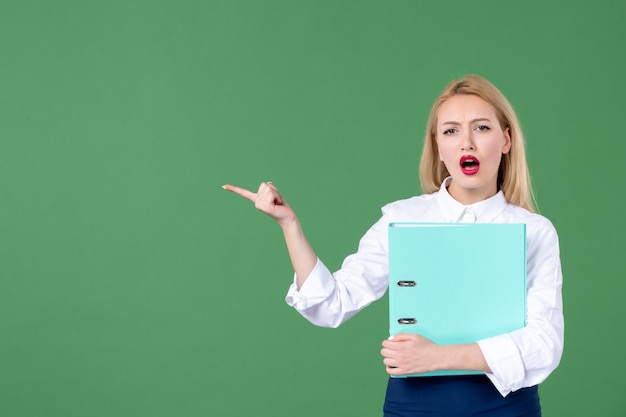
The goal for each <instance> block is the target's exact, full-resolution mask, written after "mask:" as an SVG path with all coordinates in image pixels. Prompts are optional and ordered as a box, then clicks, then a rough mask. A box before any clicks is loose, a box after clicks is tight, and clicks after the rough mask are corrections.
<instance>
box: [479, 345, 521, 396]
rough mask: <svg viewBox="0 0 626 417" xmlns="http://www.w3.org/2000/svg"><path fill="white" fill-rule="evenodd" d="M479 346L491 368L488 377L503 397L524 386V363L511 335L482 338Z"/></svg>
mask: <svg viewBox="0 0 626 417" xmlns="http://www.w3.org/2000/svg"><path fill="white" fill-rule="evenodd" d="M478 346H479V347H480V350H481V351H482V353H483V356H484V357H485V360H486V361H487V365H489V369H491V373H488V374H487V377H488V378H489V379H490V380H491V382H492V384H493V385H494V386H495V387H496V389H497V390H498V391H499V392H500V394H501V395H502V396H503V397H506V396H507V395H508V394H509V393H510V392H512V391H516V390H518V389H520V388H522V386H523V382H524V375H525V370H524V363H523V362H522V358H521V356H520V354H519V351H518V349H517V345H516V344H515V342H514V341H513V339H512V338H511V336H510V335H508V334H503V335H499V336H495V337H490V338H487V339H483V340H480V341H478Z"/></svg>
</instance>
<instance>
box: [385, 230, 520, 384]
mask: <svg viewBox="0 0 626 417" xmlns="http://www.w3.org/2000/svg"><path fill="white" fill-rule="evenodd" d="M418 281H419V285H417V283H418ZM525 325H526V226H525V225H524V224H485V223H473V224H467V223H464V224H459V223H391V224H390V225H389V334H390V335H391V336H394V335H396V334H398V333H418V334H420V335H422V336H424V337H426V338H428V339H430V340H431V341H433V342H434V343H436V344H439V345H449V344H462V343H473V342H476V341H478V340H481V339H484V338H488V337H492V336H497V335H499V334H503V333H508V332H512V331H514V330H517V329H520V328H522V327H524V326H525ZM481 373H482V372H479V371H462V370H447V371H437V372H428V373H425V374H418V375H402V376H403V377H406V376H432V375H463V374H481Z"/></svg>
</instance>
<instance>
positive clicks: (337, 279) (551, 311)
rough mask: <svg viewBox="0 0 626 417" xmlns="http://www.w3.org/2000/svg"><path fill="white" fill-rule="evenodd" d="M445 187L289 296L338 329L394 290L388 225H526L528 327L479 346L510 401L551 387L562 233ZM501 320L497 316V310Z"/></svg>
mask: <svg viewBox="0 0 626 417" xmlns="http://www.w3.org/2000/svg"><path fill="white" fill-rule="evenodd" d="M449 180H450V179H449V178H448V179H446V180H445V181H444V183H443V184H442V186H441V189H440V190H439V191H438V192H436V193H433V194H424V195H421V196H418V197H412V198H409V199H406V200H400V201H396V202H394V203H390V204H387V205H386V206H384V207H383V208H382V213H383V215H382V217H381V218H380V219H379V220H378V221H377V222H376V223H375V224H374V225H373V226H372V227H371V228H370V229H369V230H368V231H367V233H365V235H364V236H363V238H362V239H361V241H360V243H359V247H358V251H357V252H356V253H355V254H352V255H350V256H348V257H347V258H346V259H345V260H344V262H343V264H342V266H341V269H340V270H339V271H337V272H335V273H334V274H333V273H331V272H330V271H329V270H328V268H327V267H326V266H325V265H324V264H323V263H322V262H321V261H320V260H319V259H318V261H317V264H316V266H315V268H314V269H313V271H312V272H311V274H310V275H309V276H308V277H307V279H306V281H305V283H304V284H303V285H302V288H300V289H298V287H297V285H296V282H295V279H294V283H293V284H292V285H291V287H290V288H289V292H288V294H287V297H286V301H287V304H289V305H290V306H292V307H294V308H295V309H296V310H297V311H298V312H300V314H302V315H303V316H304V317H305V318H306V319H307V320H309V321H310V322H311V323H313V324H315V325H318V326H322V327H337V326H339V325H340V324H341V323H344V322H345V321H346V320H348V319H349V318H350V317H352V316H353V315H355V314H356V313H357V312H359V311H360V310H361V309H363V308H365V307H366V306H367V305H369V304H370V303H372V302H373V301H375V300H377V299H379V298H380V297H382V296H383V295H384V293H385V291H386V290H387V286H388V279H389V278H388V259H387V257H388V240H387V239H388V237H387V233H388V225H389V223H391V222H451V223H455V222H464V223H465V222H472V221H474V222H478V223H524V224H526V257H527V258H526V262H527V263H526V266H527V268H526V273H527V277H526V280H527V292H528V296H527V323H526V324H527V325H526V327H524V328H522V329H519V330H516V331H514V332H511V333H506V334H502V335H499V336H495V337H491V338H488V339H483V340H480V341H478V345H479V346H480V348H481V350H482V353H483V355H484V357H485V359H486V361H487V364H488V365H489V368H490V369H491V371H492V373H491V374H487V376H488V377H489V379H490V380H491V382H492V383H493V384H494V386H495V387H496V388H497V389H498V391H500V393H501V394H502V395H503V396H506V395H507V394H508V393H510V392H511V391H515V390H518V389H520V388H524V387H530V386H533V385H536V384H539V383H541V382H543V381H544V380H545V379H546V378H547V377H548V375H550V373H551V372H552V371H553V370H554V369H555V368H556V367H557V366H558V364H559V362H560V360H561V355H562V352H563V338H564V333H563V301H562V296H561V287H562V281H563V277H562V274H561V262H560V259H559V242H558V236H557V234H556V230H555V229H554V227H553V226H552V223H550V221H549V220H548V219H546V218H545V217H543V216H541V215H539V214H534V213H530V212H529V211H527V210H525V209H523V208H521V207H519V206H516V205H513V204H510V203H508V202H507V201H506V199H505V198H504V194H503V193H502V192H501V191H500V192H499V193H498V194H496V195H495V196H493V197H491V198H489V199H487V200H484V201H481V202H479V203H477V204H473V205H471V206H464V205H463V204H461V203H459V202H458V201H456V200H455V199H454V198H452V196H450V194H449V193H448V191H447V189H446V186H447V184H448V182H449ZM494 313H495V314H497V312H494Z"/></svg>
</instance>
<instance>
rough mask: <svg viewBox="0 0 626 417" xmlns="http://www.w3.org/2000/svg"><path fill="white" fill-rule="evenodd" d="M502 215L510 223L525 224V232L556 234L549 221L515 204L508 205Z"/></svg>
mask: <svg viewBox="0 0 626 417" xmlns="http://www.w3.org/2000/svg"><path fill="white" fill-rule="evenodd" d="M503 215H504V216H505V217H507V218H508V220H509V221H510V222H511V223H513V222H515V223H524V224H526V228H527V232H531V233H534V232H537V233H542V232H543V233H545V232H549V233H555V234H556V229H555V227H554V225H553V224H552V222H551V221H550V219H548V218H547V217H545V216H543V215H541V214H539V213H534V212H532V211H529V210H527V209H525V208H523V207H520V206H517V205H515V204H512V203H508V204H507V206H506V208H505V211H504V213H503Z"/></svg>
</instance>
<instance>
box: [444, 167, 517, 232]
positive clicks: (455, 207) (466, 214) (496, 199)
mask: <svg viewBox="0 0 626 417" xmlns="http://www.w3.org/2000/svg"><path fill="white" fill-rule="evenodd" d="M451 180H452V177H448V178H446V179H444V180H443V183H442V184H441V188H440V189H439V191H438V192H437V196H436V198H437V203H438V204H439V207H440V208H441V211H442V212H443V215H444V218H445V219H446V221H447V222H450V223H459V222H462V223H474V222H475V223H491V222H493V220H494V219H495V218H496V216H497V215H498V214H500V213H501V212H502V211H503V210H504V208H505V207H506V205H507V204H508V203H507V201H506V198H505V197H504V193H503V192H502V190H500V191H498V193H497V194H496V195H494V196H493V197H489V198H488V199H486V200H483V201H479V202H478V203H476V204H472V205H469V206H466V205H464V204H462V203H459V202H458V201H456V200H455V199H454V198H453V197H452V196H451V195H450V193H448V185H450V181H451Z"/></svg>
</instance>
